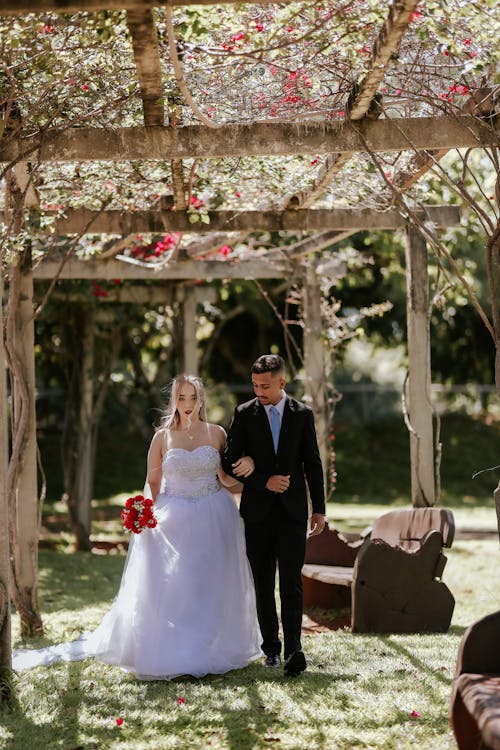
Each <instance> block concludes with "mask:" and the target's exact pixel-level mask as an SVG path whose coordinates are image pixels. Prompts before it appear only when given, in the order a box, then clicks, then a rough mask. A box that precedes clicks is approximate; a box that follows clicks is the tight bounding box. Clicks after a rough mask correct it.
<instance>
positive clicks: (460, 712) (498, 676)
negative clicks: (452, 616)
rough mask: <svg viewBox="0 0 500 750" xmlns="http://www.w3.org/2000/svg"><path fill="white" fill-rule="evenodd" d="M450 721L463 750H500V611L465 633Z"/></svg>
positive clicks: (474, 624)
mask: <svg viewBox="0 0 500 750" xmlns="http://www.w3.org/2000/svg"><path fill="white" fill-rule="evenodd" d="M450 721H451V725H452V727H453V732H454V734H455V738H456V740H457V745H458V747H459V748H460V750H479V749H481V750H500V611H498V612H494V613H493V614H491V615H487V616H486V617H483V618H482V619H481V620H478V621H477V622H475V623H473V624H472V625H471V626H470V627H469V628H468V629H467V630H466V631H465V633H464V636H463V638H462V642H461V644H460V648H459V651H458V658H457V669H456V674H455V679H454V681H453V690H452V694H451V702H450Z"/></svg>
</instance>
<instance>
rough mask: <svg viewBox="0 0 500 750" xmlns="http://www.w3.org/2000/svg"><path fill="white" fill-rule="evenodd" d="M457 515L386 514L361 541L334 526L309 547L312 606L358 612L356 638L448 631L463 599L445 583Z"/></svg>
mask: <svg viewBox="0 0 500 750" xmlns="http://www.w3.org/2000/svg"><path fill="white" fill-rule="evenodd" d="M454 530H455V525H454V521H453V514H452V513H451V511H448V510H443V509H438V508H412V509H410V510H397V511H391V512H389V513H385V514H384V515H382V516H380V518H378V519H376V521H375V522H374V524H373V526H372V528H371V530H368V531H367V532H365V533H363V534H361V535H357V536H355V537H353V535H349V536H347V535H343V534H341V533H339V532H338V531H337V530H336V529H329V528H326V529H325V530H324V531H323V533H322V534H319V535H318V536H315V537H311V538H310V539H309V540H308V542H307V545H306V557H305V564H304V567H303V568H302V581H303V588H304V606H305V607H306V608H307V607H311V606H318V607H322V608H332V607H345V606H349V605H350V606H351V627H352V630H353V632H374V633H415V632H423V631H427V632H441V631H442V632H444V631H446V630H447V629H448V627H449V625H450V621H451V616H452V614H453V609H454V606H455V600H454V599H453V596H452V595H451V592H450V591H449V589H448V587H447V586H446V585H445V584H444V583H443V581H442V580H441V577H442V574H443V570H444V567H445V565H446V557H445V556H444V555H443V552H442V550H443V547H450V546H451V544H452V542H453V536H454Z"/></svg>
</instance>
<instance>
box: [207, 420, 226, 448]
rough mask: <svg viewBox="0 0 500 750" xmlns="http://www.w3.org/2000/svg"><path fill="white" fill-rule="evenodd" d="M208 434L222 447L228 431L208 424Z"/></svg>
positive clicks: (216, 425) (217, 425)
mask: <svg viewBox="0 0 500 750" xmlns="http://www.w3.org/2000/svg"><path fill="white" fill-rule="evenodd" d="M207 428H208V434H209V435H210V437H211V438H212V439H213V440H215V441H216V442H217V443H218V444H219V445H220V446H223V445H224V443H225V440H226V431H225V429H224V428H223V427H221V426H220V425H219V424H212V423H211V422H207Z"/></svg>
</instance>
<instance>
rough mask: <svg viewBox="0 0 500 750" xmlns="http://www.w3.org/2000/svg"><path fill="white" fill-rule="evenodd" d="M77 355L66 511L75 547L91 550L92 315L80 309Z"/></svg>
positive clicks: (92, 453) (90, 312) (92, 458)
mask: <svg viewBox="0 0 500 750" xmlns="http://www.w3.org/2000/svg"><path fill="white" fill-rule="evenodd" d="M78 346H79V352H80V357H79V358H78V360H76V361H75V362H74V363H73V364H74V366H75V367H77V368H79V372H78V378H77V380H78V406H77V408H75V411H76V412H77V414H78V417H77V421H76V436H75V437H76V456H75V460H74V467H73V476H74V479H73V482H72V485H71V489H70V490H69V492H68V510H69V514H70V519H71V526H72V529H73V533H74V535H75V547H76V549H77V550H87V551H88V550H90V549H91V543H90V524H91V513H90V503H91V500H92V487H93V476H94V450H93V439H92V438H93V429H92V423H93V409H94V315H93V311H92V310H87V309H86V310H83V316H82V318H81V325H80V326H79V341H78Z"/></svg>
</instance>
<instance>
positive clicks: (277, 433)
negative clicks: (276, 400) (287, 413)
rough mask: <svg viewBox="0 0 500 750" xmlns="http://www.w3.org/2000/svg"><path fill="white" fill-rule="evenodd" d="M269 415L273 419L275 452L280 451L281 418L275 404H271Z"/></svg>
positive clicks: (272, 430) (272, 431)
mask: <svg viewBox="0 0 500 750" xmlns="http://www.w3.org/2000/svg"><path fill="white" fill-rule="evenodd" d="M269 416H270V420H271V433H272V436H273V443H274V452H275V453H277V452H278V441H279V439H280V428H281V420H280V413H279V411H278V410H277V408H276V407H275V406H271V408H270V409H269Z"/></svg>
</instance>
